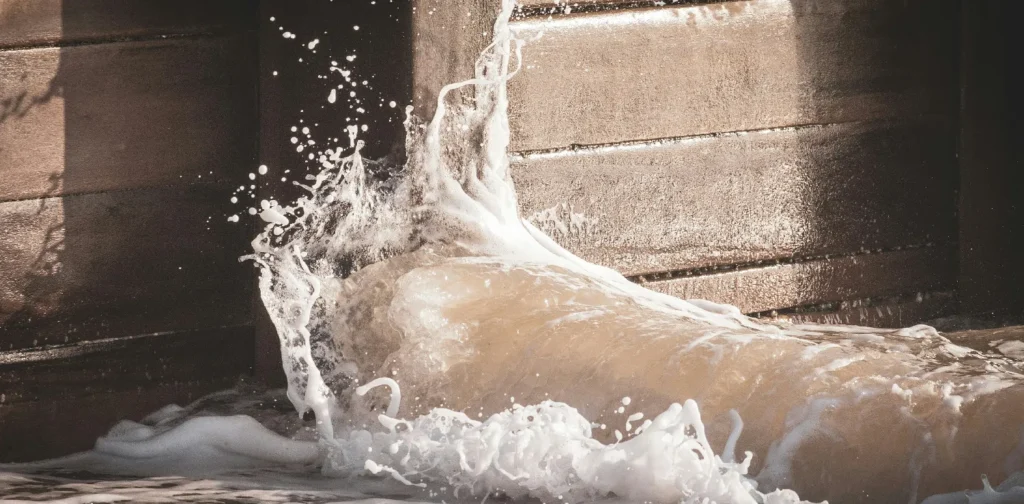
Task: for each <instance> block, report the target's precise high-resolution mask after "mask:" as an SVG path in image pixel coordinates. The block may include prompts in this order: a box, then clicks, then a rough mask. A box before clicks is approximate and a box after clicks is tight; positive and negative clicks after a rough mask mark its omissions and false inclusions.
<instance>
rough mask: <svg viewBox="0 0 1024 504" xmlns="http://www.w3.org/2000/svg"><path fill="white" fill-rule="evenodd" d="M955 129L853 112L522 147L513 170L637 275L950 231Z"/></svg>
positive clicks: (581, 251)
mask: <svg viewBox="0 0 1024 504" xmlns="http://www.w3.org/2000/svg"><path fill="white" fill-rule="evenodd" d="M955 143H956V141H955V136H954V132H953V130H952V128H951V127H949V126H946V125H943V124H942V123H941V122H924V123H916V124H910V123H907V124H900V123H890V122H882V123H851V124H841V125H832V126H821V127H807V128H796V129H784V130H770V131H764V132H758V133H749V134H735V135H719V136H708V137H697V138H690V139H686V140H681V141H673V142H659V143H652V144H637V145H624V146H616V147H607V148H598V149H583V150H578V151H564V152H556V153H551V154H535V155H527V156H525V157H518V158H516V159H515V161H514V163H513V172H512V174H513V178H514V180H515V182H516V184H517V188H518V190H519V204H520V208H521V211H522V214H523V215H524V216H525V217H526V218H527V219H529V220H530V221H532V222H533V223H534V224H535V225H537V226H538V227H540V228H541V229H542V230H545V231H547V232H548V233H549V234H550V235H551V236H552V237H553V238H554V239H555V240H556V241H558V242H559V243H560V244H561V245H563V246H564V247H566V248H568V249H569V250H570V251H572V252H574V253H575V254H577V255H579V256H581V257H583V258H585V259H587V260H589V261H592V262H596V263H599V264H603V265H606V266H610V267H613V268H616V269H618V270H620V271H622V272H624V273H625V274H627V275H636V274H645V273H653V272H660V271H670V270H681V269H691V268H697V267H704V266H709V265H716V264H735V263H746V262H754V261H759V260H769V259H775V258H779V257H791V256H813V255H820V254H836V253H846V252H856V251H858V250H861V249H872V250H874V249H888V248H894V247H898V246H904V245H916V244H924V243H929V242H947V241H949V242H951V241H953V240H954V239H955V236H954V235H955V208H954V203H955V198H954V197H953V194H954V190H955V177H956V167H955V165H954V156H953V152H952V149H953V148H954V146H955ZM574 223H575V224H574Z"/></svg>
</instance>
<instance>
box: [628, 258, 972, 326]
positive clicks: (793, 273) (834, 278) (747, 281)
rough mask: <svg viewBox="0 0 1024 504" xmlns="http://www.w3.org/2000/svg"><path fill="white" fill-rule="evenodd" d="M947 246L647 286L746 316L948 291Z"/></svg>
mask: <svg viewBox="0 0 1024 504" xmlns="http://www.w3.org/2000/svg"><path fill="white" fill-rule="evenodd" d="M955 269H956V258H955V255H954V253H953V251H952V250H951V249H950V248H948V247H941V248H927V249H916V250H906V251H898V252H886V253H881V254H865V255H858V256H847V257H840V258H835V259H822V260H814V261H807V262H799V263H794V264H780V265H777V266H766V267H758V268H752V269H743V270H738V271H727V272H724V273H719V274H711V275H701V276H693V277H682V278H675V279H671V280H664V281H654V282H648V283H646V284H645V287H647V288H649V289H652V290H656V291H659V292H664V293H666V294H670V295H673V296H676V297H679V298H683V299H706V300H709V301H715V302H719V303H726V304H731V305H734V306H737V307H738V308H739V309H740V310H742V311H743V312H744V313H758V312H766V311H770V310H776V309H786V308H793V307H798V306H804V305H812V304H821V303H827V302H838V301H844V300H853V299H864V298H871V297H884V296H896V295H902V294H907V293H915V292H928V291H935V290H947V289H951V288H952V287H953V286H954V285H955Z"/></svg>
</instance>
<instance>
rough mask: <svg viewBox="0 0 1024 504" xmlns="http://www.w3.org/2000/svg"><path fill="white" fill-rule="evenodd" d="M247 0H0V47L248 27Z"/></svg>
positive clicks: (249, 7)
mask: <svg viewBox="0 0 1024 504" xmlns="http://www.w3.org/2000/svg"><path fill="white" fill-rule="evenodd" d="M254 13H255V9H253V8H252V5H251V3H250V2H248V1H247V0H216V1H209V0H0V48H3V47H12V46H15V47H26V46H34V45H48V44H57V43H72V42H88V41H99V40H113V39H123V38H135V37H153V36H161V35H187V34H197V33H211V32H218V31H225V30H229V29H239V28H241V27H245V26H249V27H252V26H253V24H252V23H253V21H255V19H254V17H253V14H254Z"/></svg>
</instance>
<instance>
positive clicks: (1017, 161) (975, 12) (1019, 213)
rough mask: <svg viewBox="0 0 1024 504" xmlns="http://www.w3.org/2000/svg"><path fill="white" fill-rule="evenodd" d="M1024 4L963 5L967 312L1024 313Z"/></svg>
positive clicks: (962, 204)
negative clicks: (1021, 22) (1023, 25)
mask: <svg viewBox="0 0 1024 504" xmlns="http://www.w3.org/2000/svg"><path fill="white" fill-rule="evenodd" d="M1022 15H1024V4H1022V3H1021V2H1014V1H992V2H970V1H965V2H964V3H963V29H964V36H963V44H964V45H963V50H962V58H963V60H962V67H963V80H962V82H961V85H962V89H963V95H962V96H963V104H962V108H961V137H960V138H961V142H960V152H959V161H960V193H959V197H960V201H959V217H960V254H961V274H960V288H961V291H962V300H963V304H964V306H963V308H964V311H965V312H967V313H975V314H981V313H985V312H997V313H1001V312H1012V313H1016V314H1024V288H1022V284H1024V256H1022V254H1024V253H1022V251H1024V144H1022V142H1021V140H1022V139H1024V122H1022V121H1021V117H1024V99H1022V98H1021V89H1022V86H1024V78H1022V77H1021V73H1020V70H1019V67H1020V62H1021V59H1020V58H1021V56H1020V48H1021V47H1024V34H1022V33H1021V30H1020V28H1019V26H1018V22H1017V21H1016V20H1018V19H1020V17H1021V16H1022Z"/></svg>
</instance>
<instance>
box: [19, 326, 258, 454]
mask: <svg viewBox="0 0 1024 504" xmlns="http://www.w3.org/2000/svg"><path fill="white" fill-rule="evenodd" d="M252 362H253V334H252V328H251V327H250V328H244V327H242V328H238V327H236V328H226V329H218V330H212V331H192V332H186V333H175V334H163V335H159V336H151V337H143V338H129V339H126V340H113V341H104V342H99V343H91V344H87V345H75V346H71V347H65V348H59V349H49V350H34V351H28V352H10V353H6V354H4V353H0V399H2V400H0V462H11V461H27V460H35V459H41V458H47V457H54V456H59V455H65V454H68V453H72V452H76V451H81V450H86V449H88V448H90V447H91V446H92V444H93V442H94V441H95V440H96V438H97V437H99V436H101V435H102V434H104V433H105V432H106V431H107V429H109V428H110V427H111V426H113V425H114V424H115V423H116V422H118V421H120V420H124V419H134V420H138V419H140V418H141V417H143V416H145V415H146V414H148V413H151V412H153V411H155V410H157V409H159V408H161V407H163V406H166V405H168V404H175V403H177V404H180V405H185V404H187V403H189V402H191V401H193V400H195V399H197V398H198V397H200V396H202V395H204V394H208V393H211V392H215V391H218V390H222V389H226V388H229V387H231V386H232V385H233V384H234V383H236V382H237V381H238V379H239V377H240V376H245V375H248V374H250V372H251V368H252Z"/></svg>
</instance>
